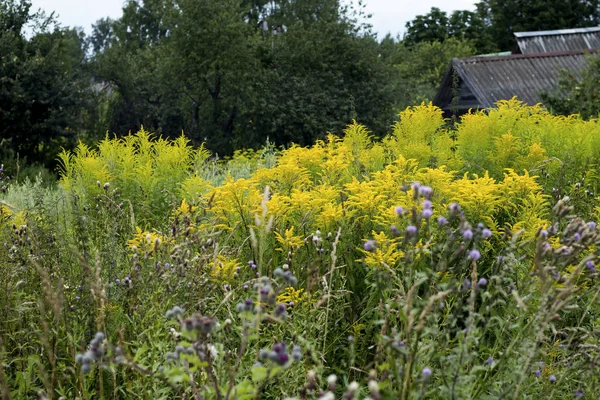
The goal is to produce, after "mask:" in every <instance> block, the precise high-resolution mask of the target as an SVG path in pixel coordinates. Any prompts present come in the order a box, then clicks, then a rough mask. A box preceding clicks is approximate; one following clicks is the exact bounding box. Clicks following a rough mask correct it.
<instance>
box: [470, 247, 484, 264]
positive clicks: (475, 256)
mask: <svg viewBox="0 0 600 400" xmlns="http://www.w3.org/2000/svg"><path fill="white" fill-rule="evenodd" d="M469 258H470V259H471V260H473V261H477V260H479V259H480V258H481V253H480V252H479V250H477V249H473V250H471V251H470V252H469Z"/></svg>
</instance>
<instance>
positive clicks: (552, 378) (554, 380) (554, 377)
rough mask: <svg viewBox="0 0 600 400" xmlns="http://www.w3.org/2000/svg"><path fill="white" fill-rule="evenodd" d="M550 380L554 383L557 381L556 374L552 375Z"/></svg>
mask: <svg viewBox="0 0 600 400" xmlns="http://www.w3.org/2000/svg"><path fill="white" fill-rule="evenodd" d="M548 380H549V381H550V383H554V382H556V376H554V375H550V378H548Z"/></svg>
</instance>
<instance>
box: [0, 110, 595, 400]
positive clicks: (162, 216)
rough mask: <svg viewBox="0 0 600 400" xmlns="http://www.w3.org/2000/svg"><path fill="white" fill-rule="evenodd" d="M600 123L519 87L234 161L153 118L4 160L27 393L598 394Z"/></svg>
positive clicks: (10, 359) (7, 304) (9, 264)
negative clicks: (17, 177) (45, 156)
mask: <svg viewBox="0 0 600 400" xmlns="http://www.w3.org/2000/svg"><path fill="white" fill-rule="evenodd" d="M599 157H600V125H599V122H598V121H597V120H592V121H583V120H581V119H579V118H577V117H568V118H564V117H554V116H551V115H549V114H548V113H547V112H545V111H544V110H542V109H540V108H538V107H527V106H524V105H522V104H521V103H519V102H517V101H515V100H512V101H509V102H502V103H500V104H499V107H498V109H495V110H491V111H490V112H489V113H487V114H486V113H475V114H471V115H467V116H466V117H465V118H464V119H463V120H462V121H461V122H460V123H458V124H456V125H455V127H454V128H451V129H449V128H447V127H446V125H445V124H444V121H443V119H442V116H441V111H440V110H439V109H436V108H435V107H432V106H430V105H429V106H428V105H421V106H417V107H412V108H409V109H407V110H406V111H404V112H403V113H401V118H400V122H399V123H397V124H396V125H395V126H394V127H393V129H392V132H391V133H390V135H389V136H387V137H385V138H380V139H379V140H374V139H373V138H371V137H370V136H369V132H368V131H367V130H366V129H365V128H364V127H362V126H361V125H359V124H356V123H355V124H352V125H350V126H348V127H347V129H346V131H345V132H344V134H343V135H342V136H341V137H337V136H334V135H328V136H327V137H326V138H325V139H324V140H323V141H319V142H318V143H316V144H315V145H314V146H312V147H297V146H292V147H290V148H288V149H285V150H278V149H275V148H273V147H272V146H270V145H268V144H267V145H266V146H265V147H264V148H263V149H261V150H258V151H243V152H238V153H236V155H235V156H234V157H233V158H231V159H228V160H218V159H216V157H214V156H213V155H211V154H209V153H208V152H207V151H206V150H204V149H203V148H192V147H190V146H189V145H188V142H187V140H186V139H185V138H184V137H181V138H178V139H175V140H172V141H171V140H164V139H160V138H156V137H152V135H150V134H149V133H147V132H144V131H141V132H138V133H137V134H135V135H130V136H126V137H124V138H121V139H110V138H107V139H106V140H104V141H102V142H100V143H98V145H97V147H96V148H93V149H92V148H88V147H86V146H84V145H80V146H79V147H78V148H77V149H76V150H75V151H74V152H64V153H62V154H61V155H60V161H61V170H60V173H61V180H60V183H59V187H58V188H55V189H47V188H44V187H43V185H42V184H41V182H26V183H24V184H13V183H12V182H11V181H10V180H9V179H8V178H7V177H4V176H0V180H2V184H3V186H4V185H5V190H3V192H2V195H1V196H2V197H1V200H2V203H0V239H1V240H0V243H1V244H2V246H3V250H2V251H1V252H0V268H1V273H0V290H1V292H2V296H0V315H1V316H2V318H0V391H1V392H2V396H3V398H5V399H8V398H15V399H20V398H35V397H38V396H39V397H41V398H49V399H58V398H61V397H62V398H68V399H71V398H81V399H92V398H147V399H162V398H165V399H166V398H188V399H219V400H220V399H256V398H262V399H280V398H299V399H363V398H367V397H368V398H371V399H374V400H377V399H414V398H431V399H436V398H440V399H447V398H456V399H467V398H473V399H479V398H481V399H492V398H494V399H495V398H515V399H522V398H531V399H537V398H541V397H546V398H557V399H559V398H560V399H563V398H578V397H579V398H590V399H592V398H598V397H599V396H600V374H599V373H598V372H599V368H600V367H599V365H598V363H599V362H600V347H599V339H600V304H599V299H598V296H599V294H600V285H598V272H597V270H596V267H595V265H596V263H597V262H599V254H598V250H597V249H598V244H600V235H599V230H598V227H597V226H596V222H595V221H597V219H598V212H599V211H600V208H598V206H597V204H598V199H597V198H596V193H598V192H599V189H600V173H599V169H598V164H597V160H599V159H600V158H599Z"/></svg>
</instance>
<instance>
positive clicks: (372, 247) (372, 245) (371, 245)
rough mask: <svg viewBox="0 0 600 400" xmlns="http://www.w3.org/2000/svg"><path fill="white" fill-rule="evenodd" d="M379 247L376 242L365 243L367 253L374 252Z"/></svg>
mask: <svg viewBox="0 0 600 400" xmlns="http://www.w3.org/2000/svg"><path fill="white" fill-rule="evenodd" d="M375 247H377V242H376V241H374V240H367V241H366V242H365V245H364V248H365V250H366V251H373V250H375Z"/></svg>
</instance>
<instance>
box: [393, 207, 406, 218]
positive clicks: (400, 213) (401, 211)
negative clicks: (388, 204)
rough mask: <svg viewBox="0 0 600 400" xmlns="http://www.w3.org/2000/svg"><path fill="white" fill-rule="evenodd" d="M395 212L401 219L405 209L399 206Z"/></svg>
mask: <svg viewBox="0 0 600 400" xmlns="http://www.w3.org/2000/svg"><path fill="white" fill-rule="evenodd" d="M395 211H396V214H397V215H398V216H400V217H401V216H402V214H404V207H402V206H397V207H396V209H395Z"/></svg>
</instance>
